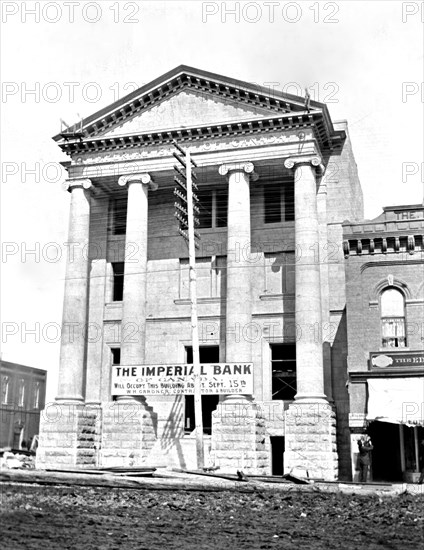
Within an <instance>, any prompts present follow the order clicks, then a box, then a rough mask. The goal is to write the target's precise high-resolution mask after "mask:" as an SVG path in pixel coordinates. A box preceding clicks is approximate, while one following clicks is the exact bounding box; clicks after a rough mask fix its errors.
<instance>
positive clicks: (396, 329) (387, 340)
mask: <svg viewBox="0 0 424 550" xmlns="http://www.w3.org/2000/svg"><path fill="white" fill-rule="evenodd" d="M380 305H381V334H382V343H383V347H384V348H404V347H405V346H406V334H405V301H404V297H403V294H402V293H401V292H400V291H399V290H397V289H395V288H388V289H386V290H383V292H382V293H381V301H380Z"/></svg>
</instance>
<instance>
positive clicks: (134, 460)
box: [99, 399, 157, 467]
mask: <svg viewBox="0 0 424 550" xmlns="http://www.w3.org/2000/svg"><path fill="white" fill-rule="evenodd" d="M156 432H157V415H156V414H155V413H154V412H153V409H152V407H149V406H148V405H147V404H146V402H145V400H142V401H136V400H135V399H132V400H122V401H113V402H109V403H104V405H103V414H102V437H101V447H100V452H99V466H103V467H110V466H122V467H132V466H141V465H143V464H144V463H145V462H146V459H147V457H148V456H149V454H150V452H151V450H152V448H153V446H154V444H155V441H156Z"/></svg>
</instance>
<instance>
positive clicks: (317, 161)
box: [284, 155, 325, 175]
mask: <svg viewBox="0 0 424 550" xmlns="http://www.w3.org/2000/svg"><path fill="white" fill-rule="evenodd" d="M305 164H306V165H307V164H310V165H312V166H313V167H314V168H316V170H317V172H318V173H319V174H320V175H323V174H324V172H325V167H324V165H323V164H322V159H321V157H319V156H318V155H314V156H307V157H289V158H287V159H286V160H285V161H284V166H285V167H286V168H287V169H288V170H292V169H293V168H296V167H298V166H304V165H305Z"/></svg>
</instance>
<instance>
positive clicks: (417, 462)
mask: <svg viewBox="0 0 424 550" xmlns="http://www.w3.org/2000/svg"><path fill="white" fill-rule="evenodd" d="M414 448H415V472H419V471H420V448H419V445H418V426H414Z"/></svg>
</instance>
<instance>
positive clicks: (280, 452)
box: [271, 437, 285, 476]
mask: <svg viewBox="0 0 424 550" xmlns="http://www.w3.org/2000/svg"><path fill="white" fill-rule="evenodd" d="M284 449H285V446H284V437H271V459H272V475H274V476H279V475H281V476H282V475H283V474H284Z"/></svg>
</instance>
